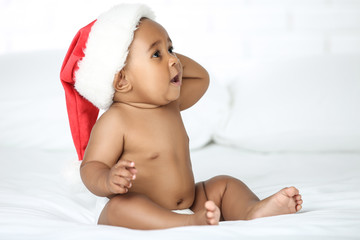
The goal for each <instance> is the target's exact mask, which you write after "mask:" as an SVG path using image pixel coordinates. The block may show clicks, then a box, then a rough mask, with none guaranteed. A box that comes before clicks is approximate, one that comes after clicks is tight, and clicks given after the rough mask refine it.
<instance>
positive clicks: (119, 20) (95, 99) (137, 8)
mask: <svg viewBox="0 0 360 240" xmlns="http://www.w3.org/2000/svg"><path fill="white" fill-rule="evenodd" d="M142 17H146V18H149V19H155V15H154V13H153V12H152V11H151V9H150V8H149V7H147V6H146V5H142V4H120V5H117V6H115V7H113V8H111V9H110V10H109V11H107V12H105V13H103V14H101V15H100V16H99V17H98V19H97V20H96V22H95V24H94V25H93V26H92V28H91V31H90V34H89V38H88V41H87V43H86V49H85V50H84V53H85V57H83V59H82V60H81V61H80V62H79V65H78V66H79V69H78V70H77V71H76V73H75V89H76V90H77V91H78V92H79V93H80V94H81V95H82V96H83V97H85V98H86V99H87V100H89V101H90V102H91V103H92V104H94V105H95V106H96V107H98V108H99V109H108V108H109V107H110V105H111V104H112V101H113V97H114V93H115V90H114V87H113V80H114V77H115V75H116V73H118V72H119V71H120V70H121V69H122V68H123V67H124V65H125V61H126V58H127V55H128V51H129V46H130V44H131V42H132V40H133V37H134V31H135V30H136V28H137V25H138V24H139V21H140V19H141V18H142Z"/></svg>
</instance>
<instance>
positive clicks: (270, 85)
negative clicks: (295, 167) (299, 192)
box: [215, 56, 360, 152]
mask: <svg viewBox="0 0 360 240" xmlns="http://www.w3.org/2000/svg"><path fill="white" fill-rule="evenodd" d="M250 66H251V67H249V68H248V69H247V71H246V72H243V73H242V74H239V79H238V80H237V81H234V82H233V83H232V84H231V85H230V89H232V94H233V97H234V99H233V100H234V104H233V107H232V110H231V114H230V118H229V121H228V122H227V125H226V126H225V127H224V128H222V129H219V131H218V132H217V134H216V136H215V141H216V142H218V143H222V144H226V145H232V146H237V147H241V148H244V149H248V150H255V151H263V152H281V151H285V152H286V151H306V152H313V151H316V152H322V151H360V56H331V57H308V58H305V57H304V58H297V59H285V60H281V61H272V62H270V61H268V62H254V63H252V64H250Z"/></svg>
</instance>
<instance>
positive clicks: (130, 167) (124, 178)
mask: <svg viewBox="0 0 360 240" xmlns="http://www.w3.org/2000/svg"><path fill="white" fill-rule="evenodd" d="M136 173H137V170H136V168H135V163H134V162H131V161H128V160H124V159H120V160H119V161H118V162H117V163H116V164H115V165H114V166H113V167H112V168H111V169H110V172H109V175H108V179H107V187H108V189H109V191H110V192H111V193H113V194H124V193H127V192H128V191H129V188H131V186H132V184H131V181H132V180H135V178H136Z"/></svg>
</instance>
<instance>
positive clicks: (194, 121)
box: [181, 79, 230, 150]
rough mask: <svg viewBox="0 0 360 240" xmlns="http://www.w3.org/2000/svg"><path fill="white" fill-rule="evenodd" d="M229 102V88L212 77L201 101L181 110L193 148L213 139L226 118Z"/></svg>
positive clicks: (191, 147)
mask: <svg viewBox="0 0 360 240" xmlns="http://www.w3.org/2000/svg"><path fill="white" fill-rule="evenodd" d="M229 104H230V95H229V92H228V90H227V88H226V87H225V86H224V85H222V84H220V83H218V82H217V81H216V80H213V79H210V85H209V88H208V90H207V92H206V93H205V95H204V96H203V97H202V98H201V99H200V100H199V102H198V103H196V104H195V105H194V106H192V107H191V108H189V109H186V110H185V111H182V112H181V115H182V118H183V122H184V125H185V128H186V131H187V133H188V136H189V138H190V149H191V150H194V149H198V148H201V147H203V146H205V145H206V144H208V143H209V142H210V141H211V140H212V138H213V135H214V133H215V132H216V130H217V128H218V127H219V126H220V125H222V124H223V122H224V121H225V120H226V117H227V114H228V112H229V106H230V105H229Z"/></svg>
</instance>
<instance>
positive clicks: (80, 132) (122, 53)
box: [60, 4, 173, 160]
mask: <svg viewBox="0 0 360 240" xmlns="http://www.w3.org/2000/svg"><path fill="white" fill-rule="evenodd" d="M154 18H155V17H154V14H153V12H152V11H151V10H150V9H149V8H148V7H147V6H145V5H140V4H121V5H117V6H115V7H113V8H112V9H110V10H109V11H107V12H105V13H103V14H101V15H100V16H99V17H98V19H97V20H96V21H94V22H92V23H90V24H89V25H87V26H85V27H84V28H82V29H80V30H79V32H78V33H77V34H76V36H75V38H74V40H73V41H72V43H71V45H70V48H69V50H68V52H67V54H66V56H65V59H64V62H63V65H62V67H61V73H60V79H61V83H62V85H63V87H64V89H65V96H66V105H67V110H68V116H69V121H70V128H71V132H72V136H73V140H74V143H75V146H76V149H77V152H78V156H79V159H80V160H81V159H82V157H83V153H84V151H85V148H86V146H87V142H88V139H89V136H90V132H91V129H92V127H93V125H94V124H95V122H96V120H97V116H98V113H99V109H108V108H109V106H110V105H111V104H112V103H113V98H114V93H115V87H117V86H121V84H123V83H124V82H121V81H114V78H115V80H117V79H119V77H120V79H121V76H120V75H121V74H120V75H119V74H117V73H119V72H121V71H122V70H123V73H125V75H124V76H125V77H127V79H129V77H130V75H129V74H131V73H134V70H131V69H133V68H131V67H130V66H132V64H130V63H131V61H132V59H133V55H134V56H135V54H132V53H131V56H129V58H128V59H127V57H128V51H129V47H130V48H132V47H133V48H135V47H134V46H135V45H136V44H135V43H134V44H133V45H132V46H130V45H131V43H132V42H133V38H134V33H135V30H136V29H137V27H138V26H139V23H140V20H141V19H149V20H144V25H145V22H147V21H149V22H150V19H154ZM151 23H152V24H155V22H151ZM140 28H141V24H140ZM137 32H139V33H140V31H137ZM137 35H138V34H137ZM151 36H152V34H149V37H151ZM136 39H138V37H136ZM139 39H140V38H139ZM162 44H163V45H164V44H167V45H169V44H170V42H168V41H167V42H166V43H162ZM163 45H161V46H163ZM131 51H132V52H136V49H131ZM153 54H154V53H153ZM134 59H135V57H134ZM126 61H128V62H129V64H128V65H127V66H128V68H124V66H125V62H126ZM171 74H173V72H171ZM115 76H116V77H115ZM133 79H138V77H133ZM135 82H136V81H135V80H133V81H132V85H131V88H133V89H134V88H135V87H136V86H137V84H136V83H135ZM114 86H115V87H114ZM118 90H119V89H116V92H117V93H118Z"/></svg>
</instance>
